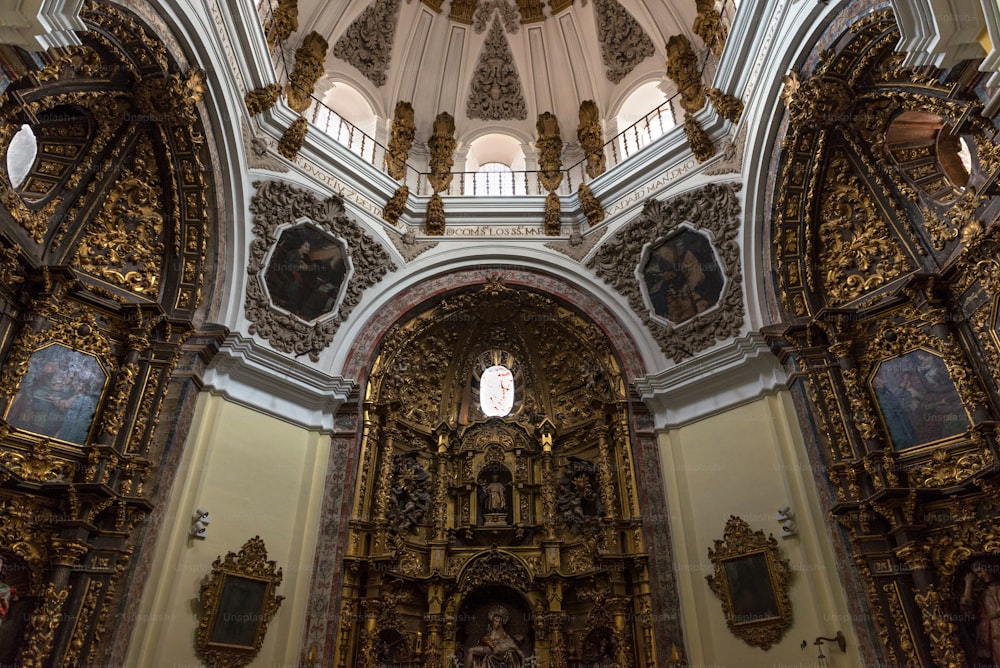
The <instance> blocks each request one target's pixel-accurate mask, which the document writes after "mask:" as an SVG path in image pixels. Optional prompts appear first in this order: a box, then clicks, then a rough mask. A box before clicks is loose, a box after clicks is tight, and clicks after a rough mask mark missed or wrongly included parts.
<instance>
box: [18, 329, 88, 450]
mask: <svg viewBox="0 0 1000 668" xmlns="http://www.w3.org/2000/svg"><path fill="white" fill-rule="evenodd" d="M107 381H108V375H107V373H106V372H105V370H104V367H103V366H102V365H101V363H100V362H99V361H98V359H97V358H96V357H94V356H93V355H89V354H87V353H82V352H80V351H78V350H73V349H72V348H69V347H67V346H64V345H62V344H59V343H53V344H50V345H48V346H45V347H44V348H39V349H38V350H36V351H35V352H34V353H33V354H32V355H31V358H30V359H29V361H28V370H27V372H26V373H25V374H24V376H23V377H22V378H21V383H20V385H19V386H18V388H17V392H16V393H15V394H14V398H13V400H12V401H11V402H10V407H9V409H8V411H7V415H6V416H5V417H6V420H7V422H8V423H9V424H10V425H11V426H12V427H16V428H18V429H23V430H25V431H29V432H32V433H35V434H39V435H41V436H46V437H49V438H57V439H60V440H63V441H69V442H70V443H76V444H78V445H83V444H84V443H86V441H87V437H88V436H89V434H90V430H91V427H92V426H93V423H94V415H95V414H96V413H97V407H98V405H99V404H100V401H101V396H102V395H103V393H104V388H105V386H106V385H107Z"/></svg>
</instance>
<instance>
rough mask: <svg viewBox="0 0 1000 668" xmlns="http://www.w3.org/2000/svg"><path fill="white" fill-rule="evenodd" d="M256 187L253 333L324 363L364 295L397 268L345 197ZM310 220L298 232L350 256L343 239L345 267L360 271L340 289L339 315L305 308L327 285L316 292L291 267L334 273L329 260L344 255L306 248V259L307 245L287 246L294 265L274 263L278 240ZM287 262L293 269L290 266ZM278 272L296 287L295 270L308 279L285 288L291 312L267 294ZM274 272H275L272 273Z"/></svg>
mask: <svg viewBox="0 0 1000 668" xmlns="http://www.w3.org/2000/svg"><path fill="white" fill-rule="evenodd" d="M255 185H256V186H257V194H256V195H254V196H253V198H252V200H251V202H250V211H251V213H253V215H254V227H253V231H254V235H255V238H254V240H253V242H252V243H251V244H250V261H249V263H248V265H247V272H248V273H249V275H250V280H249V281H248V283H247V297H246V315H247V319H248V320H250V322H251V323H252V324H251V326H250V333H251V334H257V335H259V336H261V337H263V338H265V339H267V341H268V342H269V343H270V344H271V345H272V346H274V347H275V348H276V349H278V350H280V351H282V352H287V353H293V354H296V355H302V354H308V355H309V357H310V359H312V360H314V361H315V360H317V359H319V353H320V351H321V350H322V349H323V348H325V347H326V346H327V345H329V343H330V341H331V340H332V339H333V335H334V333H335V332H336V331H337V328H338V327H339V326H340V324H341V323H342V322H343V321H344V320H346V319H347V317H348V315H350V313H351V311H353V310H354V307H355V306H357V304H358V302H359V301H360V300H361V294H362V292H363V291H364V290H365V289H366V288H368V287H370V286H372V285H374V284H375V283H376V282H378V281H379V280H380V279H381V278H382V276H384V275H385V274H386V272H389V271H392V270H393V269H395V268H396V266H395V264H393V263H392V261H391V260H390V259H389V256H388V254H387V253H386V252H385V249H383V248H382V247H381V246H380V245H379V244H378V242H376V241H375V240H373V239H372V238H371V237H369V236H368V235H367V234H366V233H365V232H364V231H363V230H362V229H361V228H360V227H359V226H358V224H357V223H355V222H354V221H352V220H351V219H349V218H348V217H347V215H346V213H345V211H344V206H343V201H342V200H341V199H340V198H339V197H336V196H331V197H329V198H327V199H326V200H319V199H317V198H316V197H315V196H314V195H313V194H312V193H309V192H307V191H305V190H300V189H298V188H294V187H292V186H290V185H287V184H285V183H279V182H276V181H265V182H258V183H256V184H255ZM303 219H306V220H308V221H309V223H308V225H306V226H305V227H306V228H308V229H303V230H299V232H302V233H305V232H307V231H311V232H310V233H311V234H314V235H318V238H320V239H323V241H322V242H321V243H324V244H327V243H328V242H329V243H328V245H327V246H326V248H325V250H324V251H323V253H326V254H328V255H329V254H330V253H333V252H334V251H336V250H341V251H343V250H344V249H343V247H342V246H340V245H339V242H338V243H332V242H331V240H334V239H336V240H343V241H344V242H345V243H346V250H347V252H348V254H349V255H348V258H339V259H340V260H341V261H342V262H344V263H345V264H347V262H350V265H351V266H352V267H353V272H352V273H351V274H350V277H349V278H341V280H342V281H346V285H343V286H342V287H339V286H338V291H339V290H342V291H343V293H342V297H339V301H335V302H334V304H335V305H336V306H335V308H334V307H333V306H331V307H330V308H331V309H332V310H325V307H324V309H321V314H320V315H315V309H314V308H312V307H310V309H309V310H306V308H307V302H309V301H310V300H313V299H314V297H315V294H317V291H319V292H322V290H321V289H320V288H321V286H318V285H317V286H313V288H314V289H309V290H307V289H306V286H305V281H306V277H305V274H304V272H302V271H301V270H300V269H294V268H293V266H292V265H295V266H299V267H301V266H306V265H305V263H310V266H311V264H312V263H315V264H316V265H317V266H321V265H325V266H326V267H329V268H330V271H332V272H333V271H334V270H335V268H333V267H331V266H330V262H331V260H335V259H337V258H334V257H333V256H332V255H329V257H319V256H317V257H316V258H311V257H309V254H310V252H311V248H309V249H306V250H305V252H304V254H303V251H302V244H301V243H300V244H299V247H298V248H289V249H285V252H287V253H288V254H289V257H290V259H289V261H288V262H285V261H284V260H277V259H275V258H276V256H275V253H276V252H277V251H278V245H279V241H280V240H281V239H283V238H285V234H293V233H295V232H293V230H296V229H297V228H293V227H292V226H293V225H298V226H299V227H302V225H301V221H302V220H303ZM300 236H301V235H300ZM310 246H311V244H310ZM295 253H297V254H298V255H299V256H300V259H301V263H299V262H297V261H295V260H294V259H291V255H292V254H295ZM269 259H275V262H273V263H269V262H268V260H269ZM286 264H287V265H288V266H287V267H286V266H284V265H286ZM277 265H281V266H280V267H278V266H277ZM276 268H277V269H280V270H281V271H282V272H285V271H286V270H287V273H288V274H290V278H289V281H290V282H291V283H293V284H295V285H297V283H296V281H297V278H296V276H295V273H296V272H298V273H299V274H300V278H301V281H302V285H301V287H300V289H298V290H296V289H294V288H293V287H289V288H286V289H284V290H283V293H282V294H283V297H282V299H285V301H284V302H283V303H285V306H284V307H281V306H278V305H277V304H276V303H275V297H274V296H273V295H269V293H268V287H275V286H277V285H278V279H277V277H276V276H275V274H274V272H275V271H276ZM268 270H270V271H271V272H272V273H271V274H269V272H268ZM320 274H324V272H318V271H313V272H312V273H311V274H310V278H316V276H317V275H320ZM340 275H341V276H343V274H340ZM331 292H332V291H331ZM294 293H297V294H298V295H299V301H294V300H293V301H288V299H290V298H292V297H294ZM323 294H325V295H326V297H325V299H327V300H328V299H329V298H330V296H329V295H330V293H329V292H328V293H323ZM279 301H280V300H279ZM324 304H326V302H324ZM297 313H302V314H304V315H313V318H314V319H313V320H310V321H307V320H305V319H304V318H303V316H302V315H297Z"/></svg>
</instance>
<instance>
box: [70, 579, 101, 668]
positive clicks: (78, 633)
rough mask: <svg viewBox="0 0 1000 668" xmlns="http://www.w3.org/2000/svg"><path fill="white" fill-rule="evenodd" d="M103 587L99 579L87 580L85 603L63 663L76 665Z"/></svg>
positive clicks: (78, 615)
mask: <svg viewBox="0 0 1000 668" xmlns="http://www.w3.org/2000/svg"><path fill="white" fill-rule="evenodd" d="M103 589H104V583H103V582H100V581H98V580H89V581H88V582H87V589H86V593H85V594H84V597H83V603H82V604H81V605H80V611H79V613H78V614H77V616H76V621H75V622H74V624H73V633H72V635H71V636H70V641H69V648H68V649H67V650H66V653H65V654H64V655H63V665H67V666H74V665H76V664H77V661H79V659H80V652H81V651H82V650H83V648H84V646H85V644H86V641H87V631H89V630H90V618H91V617H92V616H93V615H94V611H95V610H96V609H97V602H98V600H99V599H100V596H101V593H102V590H103Z"/></svg>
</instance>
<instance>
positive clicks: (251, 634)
mask: <svg viewBox="0 0 1000 668" xmlns="http://www.w3.org/2000/svg"><path fill="white" fill-rule="evenodd" d="M281 579H282V573H281V569H280V568H278V566H277V564H276V563H275V562H274V561H271V560H269V559H268V558H267V547H266V546H265V545H264V541H263V540H261V539H260V536H254V537H253V538H251V539H250V540H248V541H247V542H246V543H244V544H243V547H242V548H240V551H239V552H238V553H237V552H229V553H227V554H226V556H225V557H219V558H217V559H216V560H215V561H214V562H213V563H212V573H211V575H210V576H209V578H208V581H207V582H205V583H204V584H203V585H202V586H201V594H200V596H199V598H200V601H201V607H202V610H203V613H202V618H201V621H200V622H199V624H198V630H197V632H196V634H195V647H196V649H197V650H198V654H199V655H200V656H201V658H202V660H204V661H205V663H206V664H207V665H208V666H209V668H239V667H240V666H245V665H247V664H249V663H250V662H251V661H253V660H254V658H255V657H256V656H257V654H258V653H259V652H260V648H261V645H263V644H264V634H265V633H266V632H267V625H268V624H269V623H270V621H271V618H272V617H273V616H274V614H275V613H276V612H277V611H278V608H279V607H280V606H281V602H282V601H283V600H284V598H285V597H284V596H279V595H278V594H277V592H276V590H277V588H278V586H279V585H280V584H281Z"/></svg>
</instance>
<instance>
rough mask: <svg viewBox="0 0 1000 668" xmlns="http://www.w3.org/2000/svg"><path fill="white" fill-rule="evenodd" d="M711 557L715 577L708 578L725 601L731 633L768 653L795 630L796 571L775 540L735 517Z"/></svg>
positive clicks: (723, 606)
mask: <svg viewBox="0 0 1000 668" xmlns="http://www.w3.org/2000/svg"><path fill="white" fill-rule="evenodd" d="M708 558H709V559H710V560H711V561H712V563H713V564H714V565H715V573H714V574H713V575H707V576H705V579H706V580H707V581H708V586H709V587H710V588H711V589H712V592H713V593H715V595H716V596H718V597H719V600H721V601H722V612H723V614H724V615H725V616H726V625H727V626H728V627H729V630H730V631H731V632H732V634H733V635H735V636H736V637H737V638H740V639H741V640H743V642H745V643H747V644H748V645H752V646H754V647H760V648H761V649H764V650H766V649H769V648H770V647H771V645H773V644H774V643H776V642H778V641H779V640H780V639H781V637H782V636H783V635H784V634H785V631H787V630H788V628H789V627H790V626H791V625H792V604H791V601H790V600H789V598H788V586H789V582H790V581H791V573H792V569H791V566H790V565H789V563H788V560H787V559H784V558H783V557H782V556H781V552H780V550H779V549H778V542H777V541H776V540H775V539H774V536H765V535H764V532H763V531H753V530H752V529H751V528H750V525H748V524H747V523H746V522H744V521H743V520H742V519H740V518H739V517H736V516H735V515H732V516H730V517H729V520H728V521H727V522H726V528H725V531H724V533H723V538H722V540H716V541H715V548H714V549H713V548H709V550H708Z"/></svg>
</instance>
